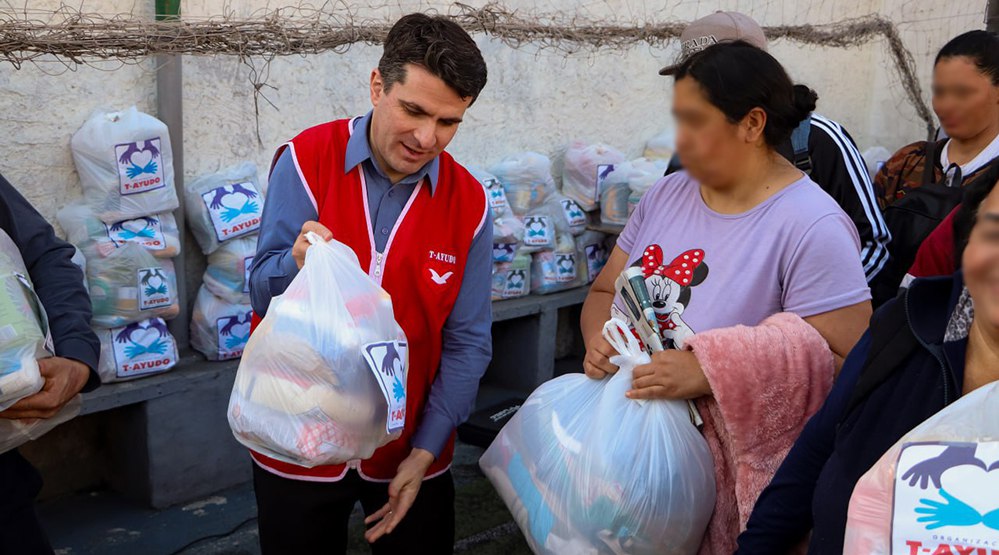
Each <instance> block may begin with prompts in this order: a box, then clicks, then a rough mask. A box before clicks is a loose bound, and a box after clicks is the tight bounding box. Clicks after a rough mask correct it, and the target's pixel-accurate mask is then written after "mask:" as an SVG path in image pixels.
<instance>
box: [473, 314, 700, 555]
mask: <svg viewBox="0 0 999 555" xmlns="http://www.w3.org/2000/svg"><path fill="white" fill-rule="evenodd" d="M609 328H615V329H616V331H615V332H614V333H613V334H611V333H610V332H608V331H606V330H608V329H609ZM605 335H606V336H608V340H609V341H610V342H611V344H612V345H613V346H614V347H615V348H616V349H617V351H618V353H620V354H619V355H617V356H615V357H613V358H612V359H611V362H613V363H614V364H617V365H618V366H619V367H620V370H619V371H618V372H617V373H616V374H614V375H613V376H611V377H608V378H604V379H603V380H593V379H591V378H588V377H586V376H584V375H582V374H566V375H564V376H561V377H558V378H555V379H554V380H551V381H549V382H546V383H544V384H542V385H541V386H540V387H539V388H538V389H536V390H535V391H534V393H532V394H531V396H530V397H529V398H528V399H527V401H526V402H525V403H524V404H523V406H521V408H520V409H519V410H518V411H517V413H516V414H515V415H514V416H513V418H512V419H511V420H510V421H509V422H508V423H507V424H506V426H504V427H503V429H502V430H501V431H500V433H499V435H498V436H497V438H496V440H495V441H494V442H493V444H492V445H490V446H489V448H488V449H487V450H486V452H485V454H483V456H482V458H481V459H480V460H479V466H480V467H481V468H482V470H483V472H484V473H485V475H486V477H488V478H489V480H490V482H492V484H493V486H494V487H495V488H496V491H497V492H498V493H499V495H500V497H501V498H502V499H503V502H504V503H505V504H506V506H507V508H508V509H509V510H510V512H511V514H512V515H513V517H514V520H515V521H516V522H517V525H518V526H519V527H520V530H521V531H522V532H523V533H524V536H525V538H526V539H527V543H528V544H529V545H530V547H531V549H532V550H533V551H534V553H538V554H544V555H563V554H567V553H572V554H593V555H598V554H617V553H628V554H633V555H646V554H648V555H652V554H656V555H659V554H663V553H671V554H672V553H678V554H694V553H697V550H698V548H699V546H700V543H701V539H702V537H703V535H704V530H705V529H706V527H707V524H708V520H709V519H710V517H711V513H712V511H713V510H714V504H715V480H714V463H713V461H712V458H711V453H710V451H709V450H708V445H707V442H706V441H705V440H704V438H703V437H702V436H701V434H700V432H698V430H697V428H695V427H694V425H693V424H691V422H690V414H689V412H688V408H687V404H686V403H685V402H683V401H673V400H654V401H635V400H631V399H628V398H626V397H625V392H627V391H628V390H629V389H631V382H632V371H633V369H634V368H635V367H636V366H638V365H641V364H647V363H648V362H649V361H650V359H649V356H648V355H647V354H645V353H644V352H643V351H642V350H641V348H640V347H639V345H638V341H637V339H635V337H634V336H633V335H632V334H631V333H630V332H629V331H628V326H627V324H625V323H624V322H615V321H613V320H612V321H611V322H608V324H607V326H605ZM650 438H655V441H650Z"/></svg>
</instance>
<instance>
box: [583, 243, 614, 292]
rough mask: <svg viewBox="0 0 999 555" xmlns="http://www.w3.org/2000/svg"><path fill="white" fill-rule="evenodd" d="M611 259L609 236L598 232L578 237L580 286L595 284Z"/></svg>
mask: <svg viewBox="0 0 999 555" xmlns="http://www.w3.org/2000/svg"><path fill="white" fill-rule="evenodd" d="M609 258H610V249H608V248H607V235H605V234H603V233H600V232H598V231H587V232H586V233H584V234H582V235H580V236H579V237H576V265H577V270H576V272H577V274H578V276H577V278H578V282H579V285H586V284H589V283H593V281H594V280H596V279H597V276H598V275H600V271H601V270H603V269H604V266H606V265H607V260H608V259H609Z"/></svg>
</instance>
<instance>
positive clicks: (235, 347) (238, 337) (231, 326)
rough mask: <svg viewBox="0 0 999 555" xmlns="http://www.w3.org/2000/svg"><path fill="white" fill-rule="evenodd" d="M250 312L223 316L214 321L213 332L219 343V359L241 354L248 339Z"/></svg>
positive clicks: (236, 356) (237, 356) (235, 356)
mask: <svg viewBox="0 0 999 555" xmlns="http://www.w3.org/2000/svg"><path fill="white" fill-rule="evenodd" d="M251 319H252V313H250V312H247V313H245V314H236V315H234V316H225V317H223V318H219V319H218V320H216V321H215V332H216V334H217V338H218V345H219V360H229V359H233V358H239V357H241V356H243V349H245V348H246V342H247V341H249V339H250V321H251Z"/></svg>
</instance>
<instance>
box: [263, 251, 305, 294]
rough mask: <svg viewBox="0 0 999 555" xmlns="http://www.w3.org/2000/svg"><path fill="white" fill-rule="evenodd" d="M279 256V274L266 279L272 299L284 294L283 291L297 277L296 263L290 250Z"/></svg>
mask: <svg viewBox="0 0 999 555" xmlns="http://www.w3.org/2000/svg"><path fill="white" fill-rule="evenodd" d="M279 256H280V259H279V260H278V268H280V269H281V273H280V274H279V275H276V276H271V277H269V278H267V285H268V287H269V288H270V291H271V296H272V297H276V296H278V295H280V294H281V293H284V290H285V289H287V288H288V284H290V283H291V281H292V280H293V279H295V276H297V275H298V263H296V262H295V257H294V256H292V255H291V249H288V250H286V251H284V252H283V253H281V254H280V255H279Z"/></svg>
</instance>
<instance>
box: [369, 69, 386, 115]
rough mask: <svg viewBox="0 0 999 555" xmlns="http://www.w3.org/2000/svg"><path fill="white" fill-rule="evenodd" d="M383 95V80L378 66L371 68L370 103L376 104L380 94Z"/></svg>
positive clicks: (380, 96)
mask: <svg viewBox="0 0 999 555" xmlns="http://www.w3.org/2000/svg"><path fill="white" fill-rule="evenodd" d="M384 95H385V81H384V80H383V79H382V73H381V72H380V71H378V68H375V69H373V70H371V105H372V106H378V103H379V102H380V101H381V99H382V96H384Z"/></svg>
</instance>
